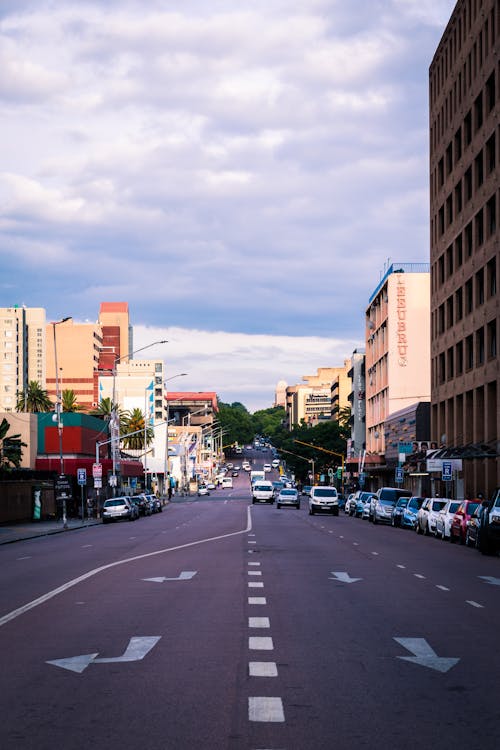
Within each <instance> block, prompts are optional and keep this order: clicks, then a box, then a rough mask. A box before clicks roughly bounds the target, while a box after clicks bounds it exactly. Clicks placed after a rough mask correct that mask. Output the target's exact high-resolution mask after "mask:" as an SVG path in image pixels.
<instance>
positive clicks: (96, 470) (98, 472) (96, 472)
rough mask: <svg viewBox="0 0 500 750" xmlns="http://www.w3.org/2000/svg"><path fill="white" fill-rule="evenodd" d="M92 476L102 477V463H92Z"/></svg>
mask: <svg viewBox="0 0 500 750" xmlns="http://www.w3.org/2000/svg"><path fill="white" fill-rule="evenodd" d="M92 476H93V477H94V479H99V478H100V477H102V464H92Z"/></svg>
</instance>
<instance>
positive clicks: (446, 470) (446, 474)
mask: <svg viewBox="0 0 500 750" xmlns="http://www.w3.org/2000/svg"><path fill="white" fill-rule="evenodd" d="M452 468H453V465H452V463H451V461H443V473H442V475H441V478H442V480H443V482H451V480H452Z"/></svg>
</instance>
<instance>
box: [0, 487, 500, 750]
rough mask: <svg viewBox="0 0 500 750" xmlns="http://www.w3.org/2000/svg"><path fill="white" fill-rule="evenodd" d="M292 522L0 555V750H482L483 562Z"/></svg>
mask: <svg viewBox="0 0 500 750" xmlns="http://www.w3.org/2000/svg"><path fill="white" fill-rule="evenodd" d="M306 506H307V503H306V501H305V499H302V507H301V509H300V510H295V509H292V508H283V509H281V510H278V509H277V508H276V506H268V505H262V506H252V505H251V503H250V488H249V482H248V477H247V476H246V475H243V473H241V474H240V476H239V477H238V478H237V479H235V486H234V489H233V490H216V491H215V492H212V494H211V495H210V496H209V497H203V498H193V497H191V498H176V502H174V503H171V504H170V505H169V506H168V507H167V508H166V509H165V511H164V512H163V513H162V514H159V515H157V516H151V517H147V518H143V519H140V520H139V521H137V522H134V523H128V522H122V523H117V524H110V525H107V526H92V527H89V528H87V529H85V530H83V531H81V532H76V531H75V532H71V533H70V534H57V535H54V536H51V537H44V538H41V539H34V540H28V541H23V542H19V543H16V544H9V545H5V546H3V547H1V548H0V556H1V565H0V624H1V627H0V639H1V651H2V673H1V681H2V690H1V693H2V702H1V707H2V729H1V746H2V748H3V749H4V750H25V749H26V748H35V747H36V748H37V750H48V749H49V748H53V747H61V748H64V749H65V750H76V749H80V748H88V747H89V746H92V747H94V748H98V749H100V748H106V749H107V750H108V749H109V750H115V749H116V750H118V748H121V749H122V750H137V749H138V748H145V749H147V750H160V748H161V750H165V749H166V750H190V749H191V748H200V749H201V748H203V750H212V749H213V750H221V749H222V748H228V750H237V749H239V748H245V749H246V748H248V749H249V750H258V749H262V748H267V749H269V750H284V749H285V748H286V749H288V750H292V749H294V750H295V749H297V750H298V749H300V750H309V749H311V750H319V749H322V748H324V749H325V750H331V748H336V749H337V750H347V749H348V748H362V747H366V748H370V749H373V748H384V749H385V748H433V747H439V748H440V749H441V750H446V749H447V748H450V749H451V748H453V749H454V750H455V749H456V748H459V747H467V748H482V750H489V749H490V748H492V749H493V748H496V747H497V746H498V726H497V725H498V684H497V682H498V674H499V672H500V656H499V651H498V643H497V641H498V618H499V614H500V585H499V584H500V559H499V558H498V557H483V556H481V555H480V554H478V553H477V552H476V551H473V550H469V549H467V548H465V547H461V546H459V545H451V544H448V543H443V542H441V541H437V540H436V539H434V538H429V537H425V538H423V537H420V536H417V535H416V534H414V533H412V532H410V531H403V530H399V529H393V528H391V527H388V526H387V527H386V526H380V525H378V526H373V525H372V524H369V523H368V522H366V521H361V520H360V519H354V518H350V517H347V516H345V515H344V514H343V513H341V514H340V516H339V517H332V516H318V515H316V516H312V517H311V516H309V515H308V512H307V507H306Z"/></svg>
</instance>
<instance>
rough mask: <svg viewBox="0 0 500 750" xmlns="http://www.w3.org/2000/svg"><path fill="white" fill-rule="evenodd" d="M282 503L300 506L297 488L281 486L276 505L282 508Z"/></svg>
mask: <svg viewBox="0 0 500 750" xmlns="http://www.w3.org/2000/svg"><path fill="white" fill-rule="evenodd" d="M283 505H293V506H294V507H295V508H300V497H299V493H298V491H297V490H295V489H293V487H283V488H282V489H281V490H280V492H279V493H278V496H277V498H276V507H277V508H282V507H283Z"/></svg>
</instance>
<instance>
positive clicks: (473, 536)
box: [465, 504, 483, 547]
mask: <svg viewBox="0 0 500 750" xmlns="http://www.w3.org/2000/svg"><path fill="white" fill-rule="evenodd" d="M482 512H483V506H482V505H479V504H478V506H477V508H476V510H475V511H474V513H473V514H472V515H471V517H470V518H469V520H468V521H467V530H466V532H465V544H466V545H467V547H479V528H480V526H481V513H482Z"/></svg>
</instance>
